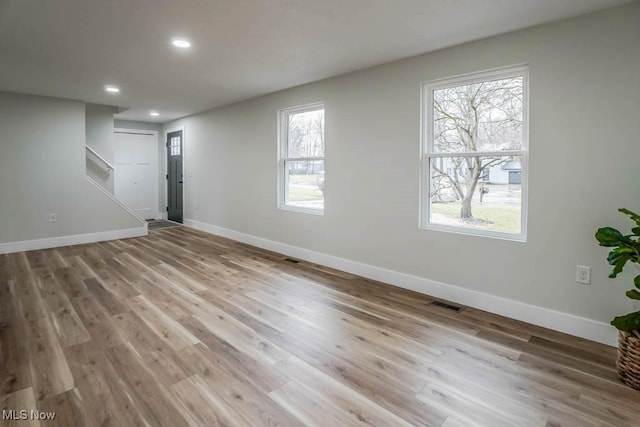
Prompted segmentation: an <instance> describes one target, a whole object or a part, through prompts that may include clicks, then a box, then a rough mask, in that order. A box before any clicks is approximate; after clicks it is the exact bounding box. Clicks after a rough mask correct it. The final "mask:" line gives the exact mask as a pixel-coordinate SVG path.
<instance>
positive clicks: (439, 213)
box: [420, 66, 528, 241]
mask: <svg viewBox="0 0 640 427" xmlns="http://www.w3.org/2000/svg"><path fill="white" fill-rule="evenodd" d="M422 100H423V118H422V119H423V120H422V123H423V129H422V172H421V176H422V178H421V215H420V217H421V218H420V220H421V226H422V227H423V228H429V229H437V230H443V231H452V232H460V233H466V234H476V235H483V236H489V237H500V238H507V239H512V240H522V241H524V240H526V218H527V194H526V192H527V191H526V190H527V154H528V140H527V136H528V131H527V118H528V69H527V67H522V66H521V67H510V68H504V69H500V70H493V71H488V72H482V73H475V74H469V75H466V76H461V77H454V78H450V79H443V80H437V81H431V82H427V83H424V84H423V85H422Z"/></svg>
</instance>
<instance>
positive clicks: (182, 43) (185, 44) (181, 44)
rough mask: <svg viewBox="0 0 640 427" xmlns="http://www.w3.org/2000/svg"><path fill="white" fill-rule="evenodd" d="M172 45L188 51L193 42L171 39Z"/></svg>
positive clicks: (177, 38)
mask: <svg viewBox="0 0 640 427" xmlns="http://www.w3.org/2000/svg"><path fill="white" fill-rule="evenodd" d="M171 44H172V45H174V46H175V47H179V48H181V49H186V48H188V47H191V42H190V41H189V40H187V39H183V38H179V37H174V38H172V39H171Z"/></svg>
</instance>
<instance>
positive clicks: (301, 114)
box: [278, 104, 325, 214]
mask: <svg viewBox="0 0 640 427" xmlns="http://www.w3.org/2000/svg"><path fill="white" fill-rule="evenodd" d="M278 134H279V135H278V139H279V144H278V145H279V150H278V152H279V156H278V157H279V161H278V207H280V208H281V209H289V210H295V211H301V212H307V213H314V214H323V212H324V187H325V185H324V104H312V105H306V106H302V107H294V108H287V109H284V110H280V111H279V114H278Z"/></svg>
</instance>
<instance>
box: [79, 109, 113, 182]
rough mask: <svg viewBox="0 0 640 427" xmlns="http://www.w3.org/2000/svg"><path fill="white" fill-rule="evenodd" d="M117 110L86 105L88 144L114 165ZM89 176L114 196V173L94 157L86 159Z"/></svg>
mask: <svg viewBox="0 0 640 427" xmlns="http://www.w3.org/2000/svg"><path fill="white" fill-rule="evenodd" d="M116 111H117V108H115V107H111V106H108V105H97V104H86V107H85V121H86V126H85V134H86V144H87V145H88V146H89V147H91V148H92V149H93V150H95V152H96V153H98V154H99V155H100V156H101V157H102V158H103V159H105V160H106V161H107V162H109V163H110V164H112V165H113V115H114V114H115V113H116ZM86 166H87V175H89V176H90V177H91V178H93V179H94V180H95V181H96V182H97V183H99V184H100V185H102V187H104V188H105V189H107V190H108V191H109V192H110V193H111V194H113V171H108V170H107V168H106V166H105V164H104V163H103V162H100V161H99V160H96V159H95V157H93V156H87V158H86Z"/></svg>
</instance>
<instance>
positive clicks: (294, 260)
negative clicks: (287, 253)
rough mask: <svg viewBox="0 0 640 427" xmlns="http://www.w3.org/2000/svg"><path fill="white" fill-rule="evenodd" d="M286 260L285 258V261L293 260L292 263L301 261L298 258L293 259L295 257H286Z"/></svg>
mask: <svg viewBox="0 0 640 427" xmlns="http://www.w3.org/2000/svg"><path fill="white" fill-rule="evenodd" d="M284 260H285V261H287V262H292V263H294V264H297V263H299V262H300V261H298V260H297V259H293V258H285V259H284Z"/></svg>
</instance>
